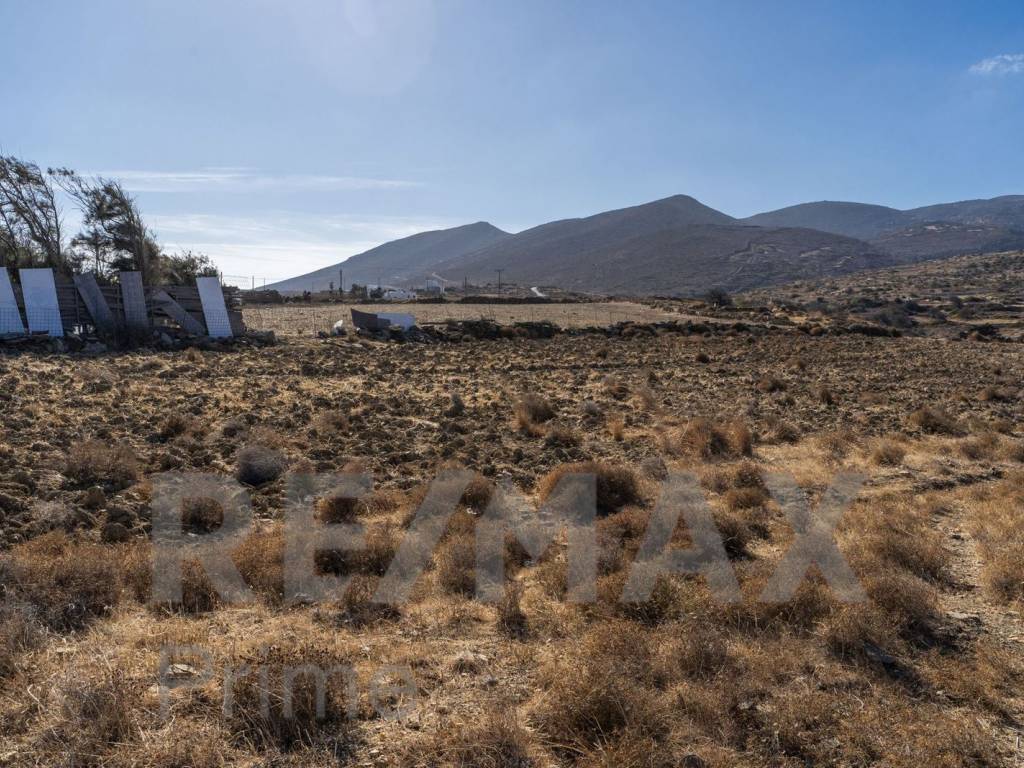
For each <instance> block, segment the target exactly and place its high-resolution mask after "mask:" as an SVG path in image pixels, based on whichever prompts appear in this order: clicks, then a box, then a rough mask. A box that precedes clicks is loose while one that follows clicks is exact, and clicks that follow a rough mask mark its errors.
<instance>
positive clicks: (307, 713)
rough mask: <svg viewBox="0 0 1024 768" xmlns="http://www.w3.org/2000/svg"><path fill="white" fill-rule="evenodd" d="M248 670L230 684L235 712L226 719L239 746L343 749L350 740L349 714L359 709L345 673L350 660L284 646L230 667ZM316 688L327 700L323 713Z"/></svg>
mask: <svg viewBox="0 0 1024 768" xmlns="http://www.w3.org/2000/svg"><path fill="white" fill-rule="evenodd" d="M244 666H247V667H249V668H251V670H252V671H251V672H250V673H249V674H244V675H243V674H239V675H238V676H237V677H236V678H235V679H234V680H233V681H232V683H231V685H230V688H231V695H232V700H231V710H230V712H229V713H227V717H226V726H227V728H228V730H229V733H230V734H231V738H232V740H233V741H234V743H235V744H237V745H238V746H245V747H248V748H253V749H257V750H261V751H262V750H266V749H278V750H282V751H285V752H287V751H291V750H294V749H296V748H300V747H303V746H309V745H312V744H316V743H324V742H328V743H330V742H334V743H335V744H339V745H340V744H343V743H344V741H345V740H347V738H348V736H349V726H350V722H349V720H350V713H351V712H352V708H353V707H354V706H355V705H356V704H355V702H353V701H352V698H351V696H352V693H353V691H352V690H351V688H350V685H349V680H348V679H347V677H346V674H345V671H344V670H346V669H349V668H350V667H349V660H348V659H346V658H345V657H343V656H341V655H339V654H338V653H337V652H335V651H334V650H333V649H332V648H329V647H328V646H327V645H320V644H314V643H311V642H309V643H302V644H295V645H287V644H284V643H282V644H275V645H273V646H270V647H269V648H268V649H266V651H265V652H263V653H258V654H251V655H248V656H243V657H242V658H240V659H237V660H235V663H233V664H232V668H234V669H236V670H242V669H243V667H244ZM304 668H309V669H318V670H321V671H322V672H323V674H324V676H325V677H324V679H323V680H321V681H318V680H317V677H316V675H315V674H314V673H313V672H311V671H306V672H305V673H303V672H302V671H303V669H304ZM257 670H261V671H263V672H264V674H263V675H261V674H260V673H259V672H258V671H257ZM289 672H291V673H292V674H293V675H294V676H293V677H292V679H291V680H288V679H287V678H288V675H289ZM318 683H319V685H318ZM227 685H228V683H227V682H226V683H225V686H227ZM318 687H319V694H321V695H322V697H323V698H322V711H319V712H318V703H319V702H318V698H319V696H318ZM286 692H288V693H286ZM289 693H290V696H289ZM289 701H290V704H291V708H290V711H289V708H288V706H287V705H288V702H289Z"/></svg>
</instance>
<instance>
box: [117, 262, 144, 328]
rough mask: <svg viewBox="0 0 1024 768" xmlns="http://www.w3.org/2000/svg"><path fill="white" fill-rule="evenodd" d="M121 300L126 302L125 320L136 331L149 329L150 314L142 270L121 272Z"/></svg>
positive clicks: (119, 277)
mask: <svg viewBox="0 0 1024 768" xmlns="http://www.w3.org/2000/svg"><path fill="white" fill-rule="evenodd" d="M118 280H119V281H120V282H121V302H122V303H123V304H124V322H125V325H127V326H128V329H129V330H131V331H133V332H134V333H145V332H146V331H148V330H149V315H148V314H147V313H146V290H145V288H143V286H142V273H141V272H121V273H119V274H118Z"/></svg>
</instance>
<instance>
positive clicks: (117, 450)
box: [64, 440, 140, 491]
mask: <svg viewBox="0 0 1024 768" xmlns="http://www.w3.org/2000/svg"><path fill="white" fill-rule="evenodd" d="M139 472H140V467H139V459H138V457H137V456H136V455H135V452H134V451H133V450H132V449H131V448H130V447H129V446H127V445H109V444H107V443H104V442H102V441H100V440H86V441H85V442H82V443H76V444H75V445H73V446H71V450H70V451H69V452H68V456H67V461H66V464H65V467H64V474H65V475H67V476H68V477H69V478H70V479H71V480H72V481H73V482H74V483H75V484H76V485H78V486H81V487H85V486H89V485H99V486H103V487H104V488H106V489H108V490H112V491H119V490H122V489H124V488H129V487H131V486H132V485H135V483H137V482H138V480H139Z"/></svg>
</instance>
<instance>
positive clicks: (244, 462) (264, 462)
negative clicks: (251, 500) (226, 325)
mask: <svg viewBox="0 0 1024 768" xmlns="http://www.w3.org/2000/svg"><path fill="white" fill-rule="evenodd" d="M236 463H237V469H236V471H235V477H237V478H238V481H239V482H241V483H245V484H246V485H251V486H261V485H266V484H267V483H272V482H273V481H274V480H277V478H279V477H280V476H281V475H282V474H284V470H285V467H286V466H287V461H286V460H285V458H284V456H282V455H281V454H280V453H278V452H277V451H275V450H273V449H271V448H267V447H266V446H263V445H258V444H253V445H247V446H246V447H245V448H243V449H242V450H240V451H239V452H238V457H237V459H236Z"/></svg>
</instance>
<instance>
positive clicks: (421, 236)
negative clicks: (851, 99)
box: [267, 194, 1024, 295]
mask: <svg viewBox="0 0 1024 768" xmlns="http://www.w3.org/2000/svg"><path fill="white" fill-rule="evenodd" d="M1014 248H1024V195H1004V196H1001V197H997V198H991V199H988V200H983V199H979V200H964V201H960V202H955V203H940V204H937V205H932V206H923V207H920V208H913V209H908V210H905V211H901V210H899V209H896V208H890V207H888V206H880V205H873V204H867V203H853V202H844V201H818V202H813V203H801V204H798V205H794V206H788V207H785V208H780V209H777V210H774V211H766V212H764V213H759V214H755V215H753V216H749V217H746V218H734V217H732V216H729V215H728V214H726V213H723V212H721V211H718V210H716V209H714V208H711V207H709V206H707V205H705V204H703V203H701V202H700V201H699V200H697V199H696V198H694V197H691V196H689V195H682V194H678V195H672V196H670V197H665V198H661V199H659V200H654V201H651V202H648V203H641V204H638V205H633V206H627V207H624V208H618V209H614V210H610V211H603V212H600V213H596V214H593V215H590V216H584V217H577V218H569V219H560V220H556V221H550V222H546V223H544V224H540V225H538V226H535V227H530V228H529V229H526V230H523V231H521V232H518V233H514V234H513V233H509V232H505V231H503V230H501V229H498V228H497V227H495V226H493V225H492V224H489V223H488V222H482V221H481V222H475V223H473V224H467V225H462V226H460V227H454V228H451V229H444V230H434V231H431V232H421V233H418V234H416V235H412V236H410V237H407V238H402V239H400V240H395V241H391V242H389V243H384V244H382V245H380V246H377V247H376V248H372V249H370V250H368V251H365V252H364V253H361V254H357V255H356V256H353V257H351V258H349V259H347V260H345V261H344V262H341V263H339V264H336V265H332V266H330V267H325V268H323V269H321V270H317V271H316V272H312V273H309V274H307V275H302V276H299V277H296V278H292V279H290V280H286V281H281V282H279V283H275V284H274V285H271V286H267V287H268V288H274V289H277V290H280V291H282V292H285V293H288V292H292V293H294V292H301V291H303V290H311V289H313V290H326V288H327V286H328V281H333V280H334V279H335V278H337V276H338V269H339V268H340V269H344V270H345V282H346V284H351V283H352V282H358V283H364V284H365V283H377V282H383V283H385V284H391V285H401V286H415V285H418V284H421V283H422V282H423V281H424V280H425V279H427V278H431V277H437V276H440V277H443V278H445V279H447V280H449V281H452V282H462V281H463V280H464V279H468V280H470V281H472V282H475V283H487V282H490V281H493V280H494V278H495V277H496V274H497V271H498V270H501V271H502V272H503V273H504V279H505V280H507V281H509V282H516V283H520V284H527V285H553V286H558V287H561V288H565V289H567V290H577V291H586V292H594V293H622V294H639V293H661V294H672V293H677V294H689V295H695V294H698V293H701V292H703V291H706V290H707V289H709V288H712V287H715V288H724V289H726V290H746V289H751V288H756V287H761V286H767V285H773V284H778V283H780V282H788V281H792V280H801V279H806V278H808V277H822V276H828V275H840V274H848V273H849V272H851V271H856V270H859V269H870V268H878V267H885V266H893V265H899V264H906V263H912V262H916V261H923V260H928V259H931V258H944V257H946V256H951V255H956V254H958V253H969V252H982V251H987V250H991V249H997V250H1007V249H1014ZM321 282H322V285H320V283H321Z"/></svg>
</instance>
